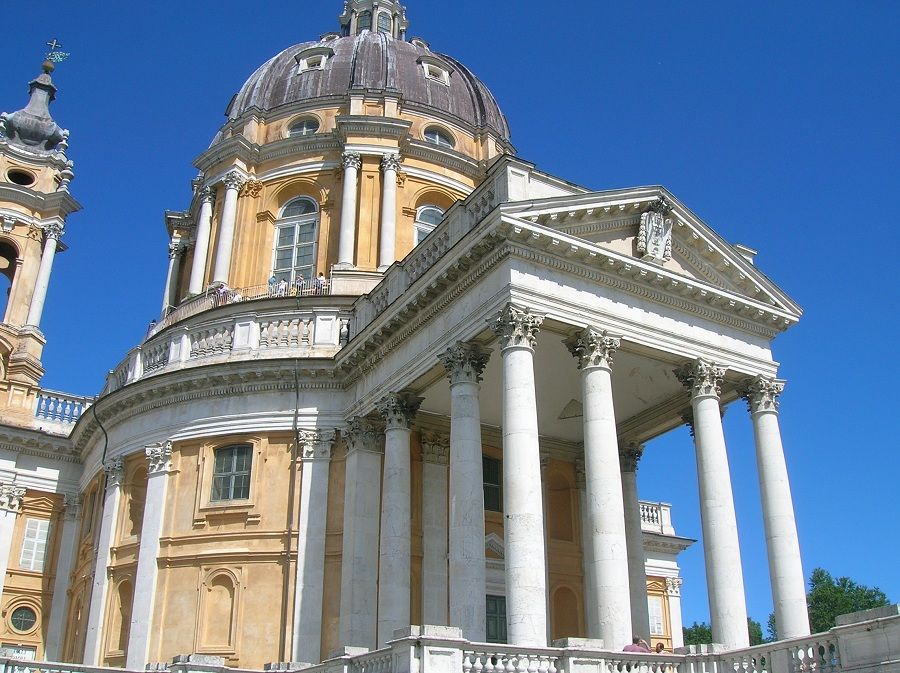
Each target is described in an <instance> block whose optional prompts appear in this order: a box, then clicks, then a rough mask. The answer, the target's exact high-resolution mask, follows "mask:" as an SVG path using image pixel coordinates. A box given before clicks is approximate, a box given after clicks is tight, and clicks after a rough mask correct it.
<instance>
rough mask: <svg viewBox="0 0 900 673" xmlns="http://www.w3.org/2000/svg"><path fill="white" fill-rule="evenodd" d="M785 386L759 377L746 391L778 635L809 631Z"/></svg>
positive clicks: (798, 633)
mask: <svg viewBox="0 0 900 673" xmlns="http://www.w3.org/2000/svg"><path fill="white" fill-rule="evenodd" d="M782 390H784V381H778V380H775V379H769V378H766V377H764V376H757V377H756V378H755V379H751V380H750V381H747V382H745V385H744V391H743V392H744V398H745V399H746V400H747V406H748V408H749V410H750V417H751V418H752V419H753V434H754V437H755V438H756V465H757V468H758V471H759V490H760V496H761V497H762V514H763V523H764V525H765V530H766V550H767V552H768V556H769V577H770V578H771V582H772V603H773V605H774V606H775V626H776V628H777V630H778V638H779V639H780V640H784V639H786V638H799V637H801V636H808V635H809V613H808V612H807V607H806V584H805V581H804V578H803V566H802V563H801V560H800V542H799V540H798V539H797V523H796V521H795V520H794V503H793V499H792V498H791V484H790V481H789V479H788V472H787V465H786V463H785V460H784V447H783V446H782V444H781V429H780V428H779V424H778V396H779V395H780V394H781V391H782Z"/></svg>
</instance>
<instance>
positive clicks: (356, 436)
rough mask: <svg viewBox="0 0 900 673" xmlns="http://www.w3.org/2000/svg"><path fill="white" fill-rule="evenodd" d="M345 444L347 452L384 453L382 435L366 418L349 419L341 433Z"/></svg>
mask: <svg viewBox="0 0 900 673" xmlns="http://www.w3.org/2000/svg"><path fill="white" fill-rule="evenodd" d="M341 434H342V435H343V436H344V439H345V441H346V442H347V450H348V451H349V452H351V453H352V452H354V451H371V452H374V453H381V452H382V451H384V433H382V432H379V431H378V426H377V425H376V424H375V423H373V422H372V421H371V420H369V419H368V418H362V417H360V416H356V417H354V418H351V419H350V422H349V423H348V424H347V427H346V428H344V430H343V431H342V432H341Z"/></svg>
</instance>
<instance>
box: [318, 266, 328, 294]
mask: <svg viewBox="0 0 900 673" xmlns="http://www.w3.org/2000/svg"><path fill="white" fill-rule="evenodd" d="M327 282H328V281H326V280H325V274H324V273H322V272H321V271H319V275H318V276H316V294H325V285H326V284H327Z"/></svg>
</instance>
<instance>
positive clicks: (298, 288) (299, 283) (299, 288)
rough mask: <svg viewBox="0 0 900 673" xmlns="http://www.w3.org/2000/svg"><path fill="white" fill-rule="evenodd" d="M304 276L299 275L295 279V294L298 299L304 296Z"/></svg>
mask: <svg viewBox="0 0 900 673" xmlns="http://www.w3.org/2000/svg"><path fill="white" fill-rule="evenodd" d="M303 282H304V280H303V274H302V273H298V274H297V277H296V278H295V279H294V294H295V295H297V296H298V297H299V296H300V295H301V294H303Z"/></svg>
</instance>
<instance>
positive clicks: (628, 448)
mask: <svg viewBox="0 0 900 673" xmlns="http://www.w3.org/2000/svg"><path fill="white" fill-rule="evenodd" d="M643 455H644V445H643V444H641V443H640V442H628V444H625V445H624V446H620V447H619V466H620V467H621V469H622V472H637V468H638V462H640V460H641V456H643Z"/></svg>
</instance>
